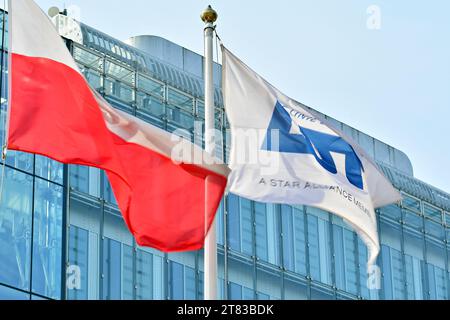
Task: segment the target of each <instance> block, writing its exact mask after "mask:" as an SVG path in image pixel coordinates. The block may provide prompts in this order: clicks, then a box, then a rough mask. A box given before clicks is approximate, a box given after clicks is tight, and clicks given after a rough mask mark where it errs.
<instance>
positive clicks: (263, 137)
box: [222, 46, 401, 266]
mask: <svg viewBox="0 0 450 320" xmlns="http://www.w3.org/2000/svg"><path fill="white" fill-rule="evenodd" d="M222 53H223V55H222V56H223V80H222V82H223V84H222V85H223V94H224V102H225V110H226V113H227V116H228V120H229V122H230V126H231V136H232V138H231V154H230V169H231V173H230V176H229V178H228V189H229V191H230V192H232V193H234V194H237V195H240V196H243V197H246V198H250V199H253V200H256V201H261V202H272V203H284V204H292V205H310V206H314V207H317V208H320V209H323V210H326V211H330V212H332V213H334V214H336V215H338V216H340V217H342V218H343V219H344V220H345V221H346V222H347V223H348V224H349V225H351V226H352V227H353V228H354V229H355V230H356V232H357V233H358V234H359V235H360V236H361V238H362V239H363V241H364V242H365V243H366V245H367V246H368V251H369V257H368V265H369V266H370V265H373V264H374V263H375V260H376V257H377V255H378V253H379V250H380V245H379V240H378V233H377V224H376V217H375V210H374V208H377V207H381V206H384V205H388V204H390V203H393V202H396V201H399V200H400V199H401V196H400V194H399V193H398V191H397V190H395V189H394V187H393V186H392V185H391V183H390V182H389V181H388V180H387V179H386V178H385V177H384V176H383V174H382V173H381V172H380V171H379V169H378V168H377V166H376V164H375V163H374V162H373V161H372V160H371V159H370V157H369V156H368V155H367V154H366V153H365V152H364V151H363V150H362V149H361V148H360V147H359V146H358V145H357V144H355V143H354V142H353V141H352V140H351V139H350V138H348V137H346V136H345V135H344V134H343V133H342V132H341V131H340V130H339V129H337V128H335V127H333V126H332V125H331V124H329V123H328V121H327V120H326V119H325V118H324V117H323V116H322V115H320V114H319V113H317V112H315V111H314V110H311V109H310V108H307V107H305V106H303V105H302V104H300V103H298V102H296V101H294V100H292V99H290V98H289V97H287V96H285V95H284V94H282V93H281V92H279V91H278V90H277V89H276V88H274V87H273V86H272V85H270V84H269V83H268V82H266V81H265V80H264V79H263V78H261V77H260V76H259V75H258V74H256V73H255V72H254V71H252V70H251V69H250V68H249V67H248V66H246V65H245V64H244V63H243V62H242V61H240V60H239V59H238V58H237V57H236V56H234V55H233V54H232V53H231V52H230V51H228V50H227V49H226V48H225V47H223V46H222Z"/></svg>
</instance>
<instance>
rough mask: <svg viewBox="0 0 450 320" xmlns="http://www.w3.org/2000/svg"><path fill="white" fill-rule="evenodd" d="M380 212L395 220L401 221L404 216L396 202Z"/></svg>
mask: <svg viewBox="0 0 450 320" xmlns="http://www.w3.org/2000/svg"><path fill="white" fill-rule="evenodd" d="M380 213H381V215H383V216H386V217H388V218H390V219H393V220H395V221H399V220H400V219H401V218H402V210H401V209H400V207H399V206H397V205H395V204H392V205H390V206H386V207H383V208H381V209H380Z"/></svg>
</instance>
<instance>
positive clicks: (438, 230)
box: [425, 219, 445, 241]
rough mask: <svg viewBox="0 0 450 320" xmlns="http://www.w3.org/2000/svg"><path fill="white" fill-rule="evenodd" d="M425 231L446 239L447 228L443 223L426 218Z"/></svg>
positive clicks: (432, 235) (429, 234) (430, 234)
mask: <svg viewBox="0 0 450 320" xmlns="http://www.w3.org/2000/svg"><path fill="white" fill-rule="evenodd" d="M425 233H426V234H427V235H428V236H431V237H435V238H436V239H438V240H441V241H444V240H445V228H444V226H443V225H442V224H441V223H437V222H434V221H432V220H429V219H425Z"/></svg>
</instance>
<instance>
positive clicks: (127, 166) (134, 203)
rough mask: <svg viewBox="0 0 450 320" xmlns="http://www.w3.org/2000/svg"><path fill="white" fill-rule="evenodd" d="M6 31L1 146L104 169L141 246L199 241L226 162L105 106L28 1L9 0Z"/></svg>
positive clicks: (177, 247) (196, 244)
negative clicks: (5, 115) (5, 120)
mask: <svg viewBox="0 0 450 320" xmlns="http://www.w3.org/2000/svg"><path fill="white" fill-rule="evenodd" d="M9 30H10V46H9V49H10V57H9V59H10V64H9V77H10V79H9V97H10V99H9V115H8V124H7V130H8V131H7V132H8V144H7V148H8V149H9V150H17V151H23V152H29V153H35V154H40V155H44V156H47V157H49V158H52V159H54V160H57V161H60V162H63V163H67V164H78V165H86V166H92V167H97V168H100V169H104V170H105V171H106V172H107V174H108V177H109V180H110V182H111V185H112V187H113V190H114V194H115V196H116V199H117V202H118V205H119V208H120V210H121V212H122V215H123V218H124V220H125V222H126V224H127V226H128V228H129V230H130V231H131V232H132V233H133V235H134V236H135V238H136V241H137V243H138V244H139V245H141V246H149V247H153V248H156V249H159V250H162V251H165V252H173V251H187V250H198V249H200V248H202V247H203V244H204V239H205V234H206V233H207V230H208V229H209V227H210V225H211V223H212V221H213V219H214V216H215V213H216V210H217V207H218V205H219V203H220V200H221V198H222V195H223V192H224V189H225V186H226V183H227V175H228V168H227V167H226V166H225V165H223V164H222V163H218V162H217V161H216V160H215V159H212V158H211V157H210V156H208V155H207V154H206V153H205V152H204V151H203V150H202V149H201V148H199V147H197V146H195V145H193V144H192V143H191V142H190V141H187V140H184V139H181V138H178V139H176V138H174V136H173V135H171V134H170V133H168V132H166V131H164V130H161V129H159V128H157V127H155V126H152V125H150V124H148V123H145V122H143V121H141V120H139V119H137V118H135V117H133V116H131V115H128V114H126V113H124V112H122V111H119V110H116V109H114V108H112V107H111V106H110V105H109V104H108V103H107V102H106V101H105V100H104V99H103V98H102V97H101V96H100V95H99V94H98V93H96V92H95V91H94V90H92V89H91V88H90V87H89V85H88V83H87V82H86V80H85V78H84V77H83V75H82V74H81V73H80V71H79V69H78V67H77V65H76V64H75V62H74V60H73V59H72V56H71V55H70V53H69V51H68V50H67V48H66V46H65V44H64V42H63V41H62V39H61V38H60V36H59V35H58V33H57V31H56V30H55V28H54V26H53V24H52V22H51V21H50V20H49V19H48V17H47V16H46V15H45V13H43V12H42V11H41V10H40V8H39V7H38V6H37V5H36V4H35V3H34V1H32V0H10V1H9ZM174 155H175V156H176V157H175V159H174ZM175 160H176V161H175ZM206 198H208V199H206ZM205 206H207V207H206V208H205ZM205 221H206V223H205Z"/></svg>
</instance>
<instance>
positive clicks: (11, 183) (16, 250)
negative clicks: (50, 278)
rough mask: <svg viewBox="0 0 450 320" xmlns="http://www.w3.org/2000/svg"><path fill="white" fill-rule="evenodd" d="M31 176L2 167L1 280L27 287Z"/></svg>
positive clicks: (31, 191)
mask: <svg viewBox="0 0 450 320" xmlns="http://www.w3.org/2000/svg"><path fill="white" fill-rule="evenodd" d="M32 184H33V178H32V177H31V176H29V175H27V174H24V173H20V172H19V171H16V170H12V169H9V168H5V181H4V186H3V195H2V201H1V203H0V261H1V263H0V282H1V283H4V284H8V285H11V286H14V287H16V288H20V289H24V290H29V289H30V252H31V250H30V249H31V248H30V245H31V216H32V215H31V208H32V196H33V189H32Z"/></svg>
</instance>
